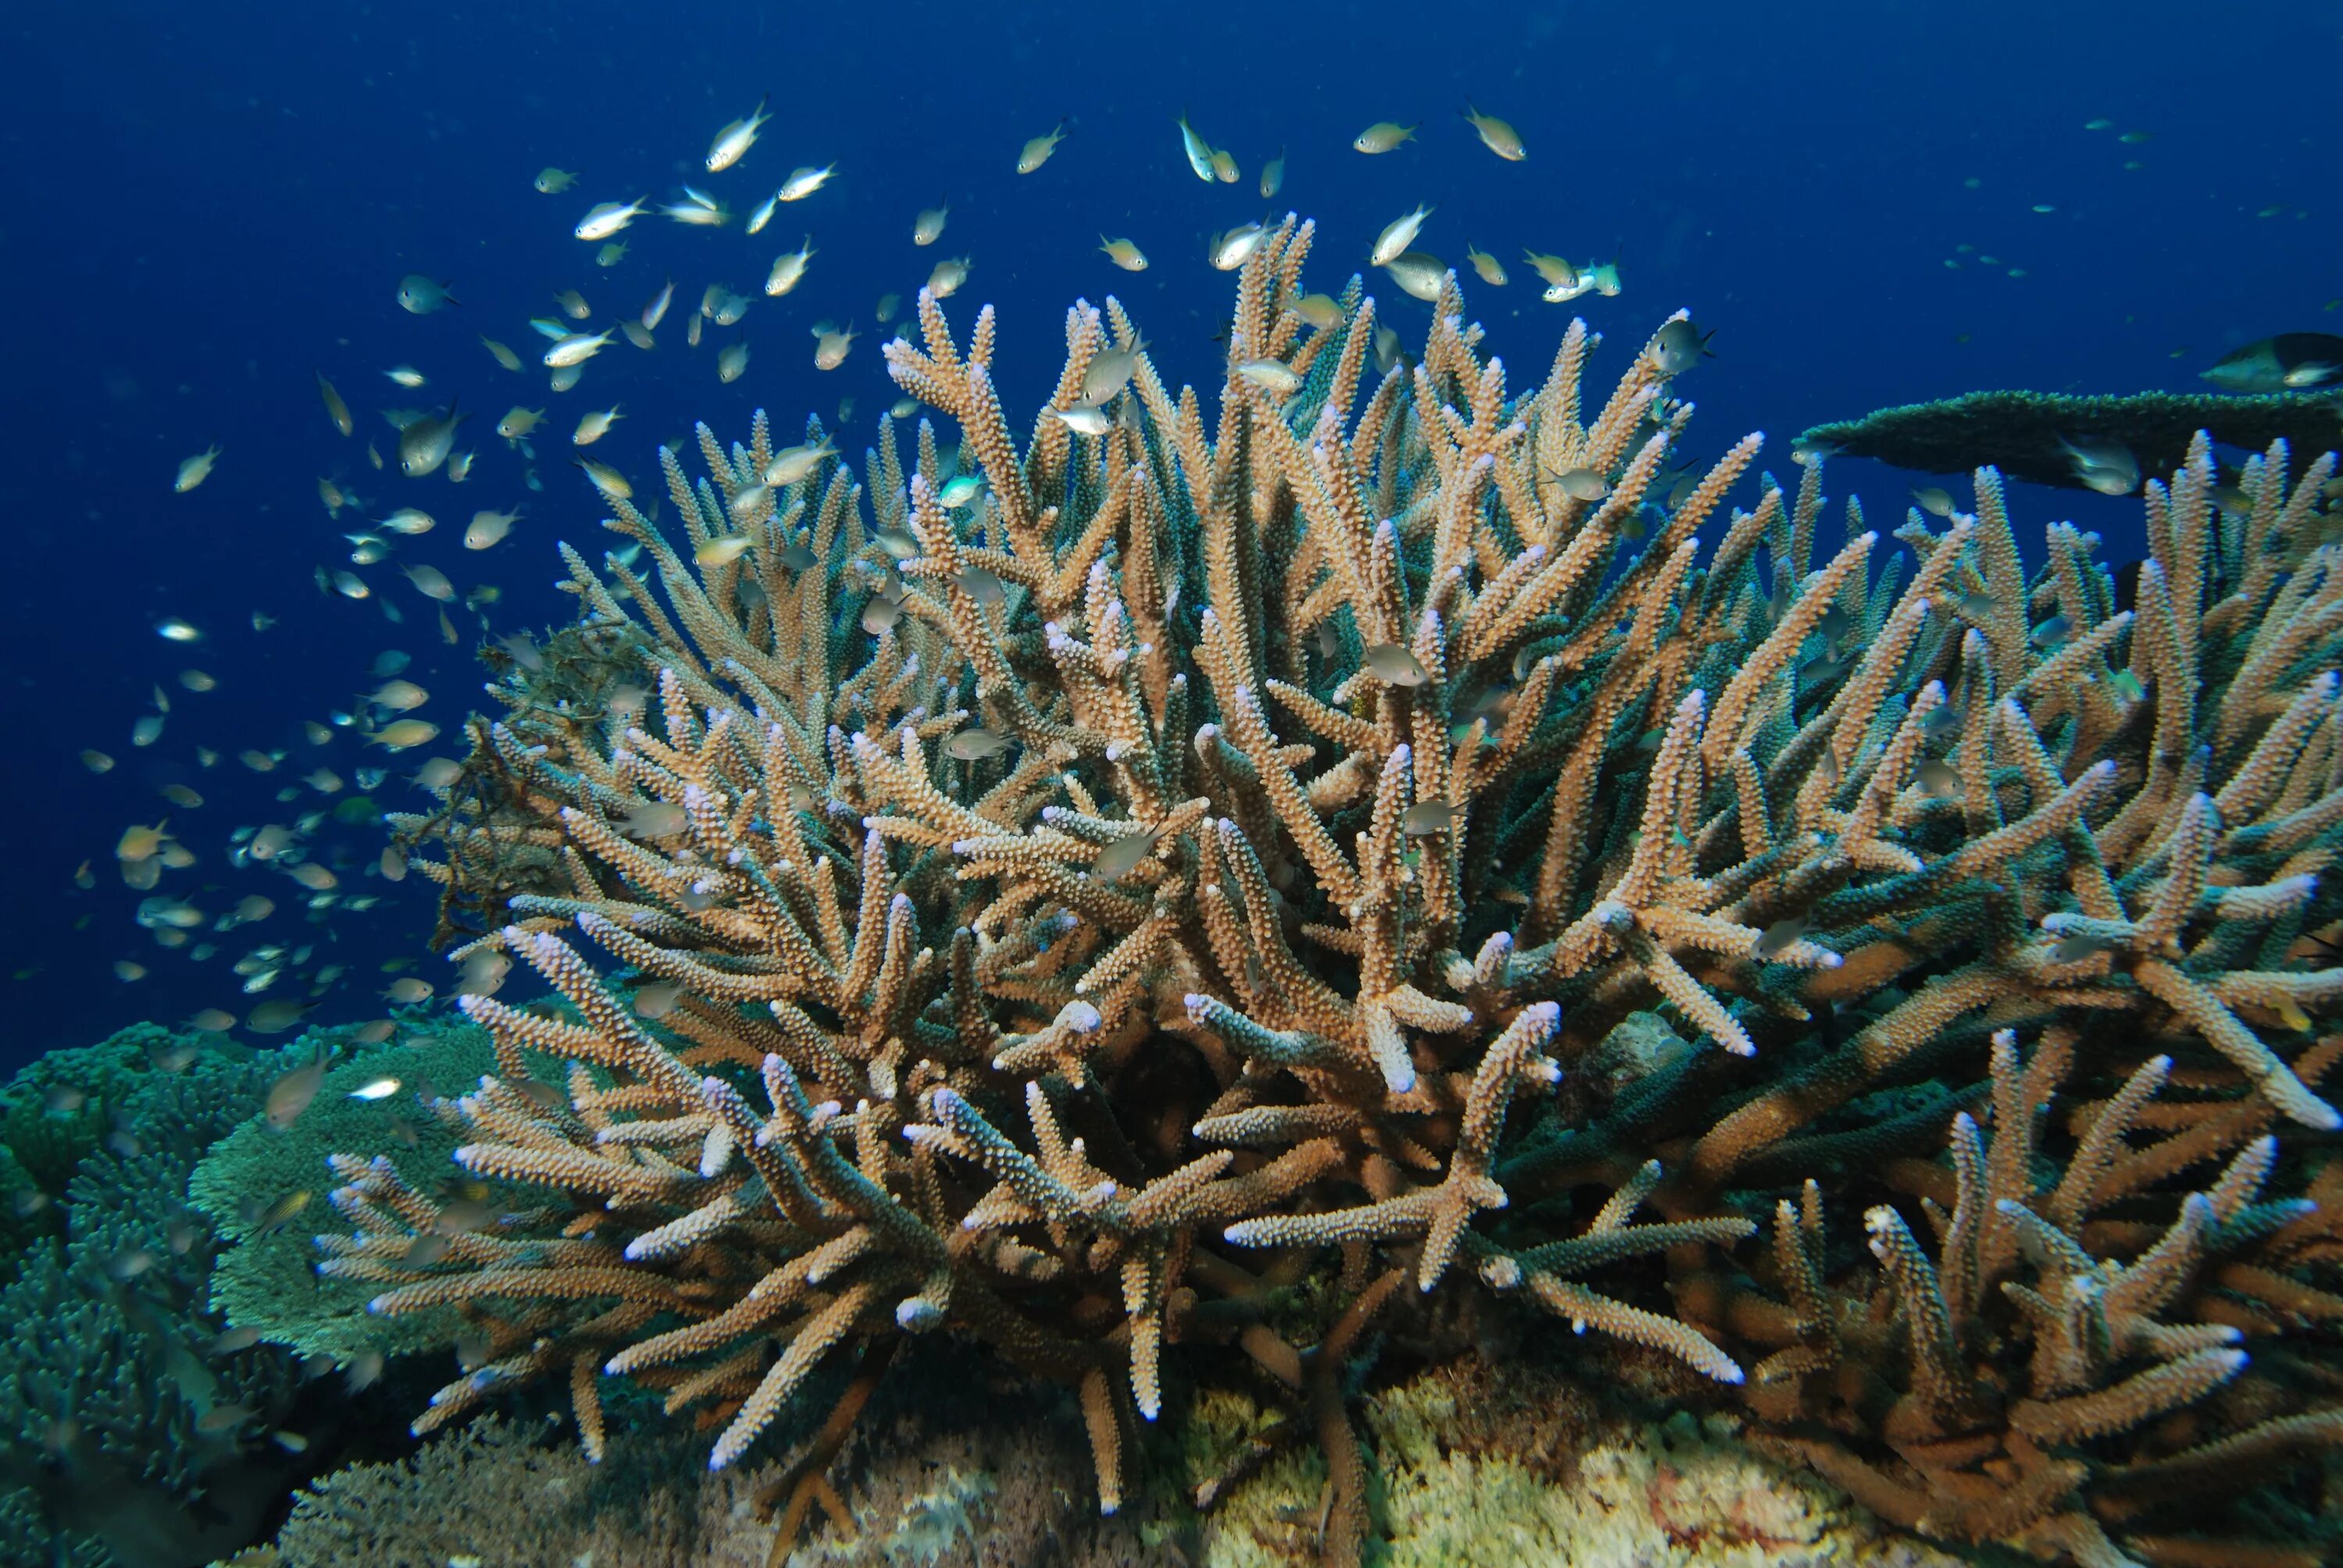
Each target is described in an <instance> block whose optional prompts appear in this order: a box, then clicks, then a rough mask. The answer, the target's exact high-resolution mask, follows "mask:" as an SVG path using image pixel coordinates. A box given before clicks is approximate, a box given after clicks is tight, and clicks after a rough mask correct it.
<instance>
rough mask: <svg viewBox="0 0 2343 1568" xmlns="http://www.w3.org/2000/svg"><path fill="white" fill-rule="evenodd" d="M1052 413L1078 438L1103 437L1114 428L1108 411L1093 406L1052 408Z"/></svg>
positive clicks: (1086, 404) (1080, 405)
mask: <svg viewBox="0 0 2343 1568" xmlns="http://www.w3.org/2000/svg"><path fill="white" fill-rule="evenodd" d="M1050 412H1051V413H1052V414H1054V415H1056V416H1057V417H1058V418H1059V420H1060V421H1061V423H1063V424H1064V426H1065V427H1066V428H1067V429H1069V430H1071V431H1073V432H1074V433H1075V434H1076V435H1078V436H1103V435H1105V434H1106V433H1107V431H1109V430H1110V429H1111V428H1113V423H1112V421H1111V420H1109V419H1108V418H1107V417H1106V410H1105V409H1103V408H1101V407H1097V406H1095V405H1093V404H1089V403H1077V404H1075V405H1074V406H1073V407H1071V408H1052V409H1051V410H1050Z"/></svg>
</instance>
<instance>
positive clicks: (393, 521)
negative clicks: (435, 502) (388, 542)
mask: <svg viewBox="0 0 2343 1568" xmlns="http://www.w3.org/2000/svg"><path fill="white" fill-rule="evenodd" d="M382 526H383V527H384V528H388V529H389V530H390V531H391V532H392V533H394V534H407V535H409V536H413V535H416V534H427V533H429V532H430V531H431V530H432V529H433V528H437V527H438V526H439V523H438V519H437V518H434V517H433V516H432V515H431V514H430V513H428V512H427V511H424V510H423V509H421V508H417V507H401V508H398V509H397V511H395V512H393V513H391V514H390V516H388V517H387V518H383V519H382Z"/></svg>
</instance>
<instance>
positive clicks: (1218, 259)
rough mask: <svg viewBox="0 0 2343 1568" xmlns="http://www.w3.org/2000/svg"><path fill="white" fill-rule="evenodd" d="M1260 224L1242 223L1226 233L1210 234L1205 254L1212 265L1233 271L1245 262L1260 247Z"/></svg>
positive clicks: (1225, 270) (1224, 270) (1226, 270)
mask: <svg viewBox="0 0 2343 1568" xmlns="http://www.w3.org/2000/svg"><path fill="white" fill-rule="evenodd" d="M1262 232H1263V231H1262V226H1261V225H1259V224H1257V223H1248V224H1242V225H1240V226H1237V227H1235V228H1232V229H1230V230H1229V231H1228V232H1227V233H1226V234H1216V235H1214V236H1212V240H1211V242H1210V244H1209V245H1208V246H1207V247H1206V251H1205V254H1206V256H1207V257H1208V258H1209V259H1210V260H1211V262H1212V265H1213V266H1215V267H1217V268H1219V269H1220V270H1221V271H1222V272H1234V271H1235V270H1236V269H1237V268H1239V267H1241V266H1243V265H1244V264H1245V260H1246V258H1247V257H1249V256H1252V253H1253V252H1254V251H1256V250H1258V249H1260V248H1261V236H1262Z"/></svg>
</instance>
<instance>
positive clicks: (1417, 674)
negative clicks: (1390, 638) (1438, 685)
mask: <svg viewBox="0 0 2343 1568" xmlns="http://www.w3.org/2000/svg"><path fill="white" fill-rule="evenodd" d="M1367 669H1368V670H1369V672H1370V673H1372V674H1373V676H1374V678H1376V679H1377V680H1380V681H1382V682H1383V683H1384V684H1385V685H1387V686H1422V685H1423V683H1424V682H1425V681H1427V680H1430V679H1431V678H1432V672H1431V671H1430V670H1428V669H1426V668H1423V661H1422V660H1421V659H1419V658H1416V657H1415V655H1414V654H1413V653H1410V652H1409V651H1408V650H1407V649H1406V648H1402V647H1400V646H1399V645H1398V644H1396V643H1390V642H1378V643H1373V644H1371V645H1370V646H1369V647H1368V648H1367Z"/></svg>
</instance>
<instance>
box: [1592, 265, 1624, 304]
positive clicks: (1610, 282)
mask: <svg viewBox="0 0 2343 1568" xmlns="http://www.w3.org/2000/svg"><path fill="white" fill-rule="evenodd" d="M1584 277H1585V279H1586V281H1587V283H1588V284H1590V285H1591V286H1593V287H1594V292H1595V293H1597V294H1599V295H1601V296H1602V297H1604V298H1605V299H1615V298H1617V297H1618V294H1619V290H1620V287H1621V284H1620V282H1619V264H1618V263H1617V262H1615V261H1603V262H1594V263H1592V264H1590V265H1589V266H1587V267H1586V268H1585V269H1584Z"/></svg>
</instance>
